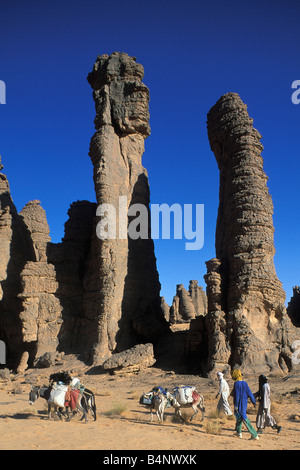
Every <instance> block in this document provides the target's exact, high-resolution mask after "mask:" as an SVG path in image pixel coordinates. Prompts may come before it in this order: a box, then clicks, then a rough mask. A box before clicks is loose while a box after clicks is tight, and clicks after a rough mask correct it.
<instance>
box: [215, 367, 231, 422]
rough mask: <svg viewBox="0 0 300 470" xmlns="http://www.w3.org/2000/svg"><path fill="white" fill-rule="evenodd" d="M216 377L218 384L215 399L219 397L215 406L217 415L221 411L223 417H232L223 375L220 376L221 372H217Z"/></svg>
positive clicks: (227, 388)
mask: <svg viewBox="0 0 300 470" xmlns="http://www.w3.org/2000/svg"><path fill="white" fill-rule="evenodd" d="M217 377H218V379H219V382H220V386H219V391H218V393H217V395H216V398H218V396H219V395H220V399H219V402H218V404H217V409H218V411H219V413H220V412H222V411H223V412H224V413H225V415H227V416H232V411H231V408H230V405H229V403H228V397H229V393H230V392H229V386H228V383H227V382H226V380H225V379H224V375H223V374H222V372H218V373H217Z"/></svg>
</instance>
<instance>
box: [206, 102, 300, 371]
mask: <svg viewBox="0 0 300 470" xmlns="http://www.w3.org/2000/svg"><path fill="white" fill-rule="evenodd" d="M252 123H253V120H252V119H251V118H250V117H249V115H248V112H247V107H246V105H245V104H244V103H243V102H242V100H241V99H240V97H239V96H238V95H237V94H234V93H228V94H227V95H224V96H222V97H221V98H220V100H219V101H218V102H217V103H216V105H215V106H213V107H212V109H211V110H210V112H209V113H208V119H207V128H208V137H209V142H210V146H211V149H212V151H213V152H214V154H215V157H216V160H217V163H218V167H219V170H220V193H219V198H220V199H219V211H218V220H217V227H216V258H215V259H213V260H211V261H209V262H208V263H207V275H206V276H205V280H206V283H207V296H208V314H207V315H206V317H205V324H206V328H207V332H208V357H209V364H208V368H209V369H213V368H215V367H222V366H223V367H224V366H226V365H228V364H230V365H236V364H238V365H243V366H251V365H253V366H255V367H256V371H257V370H258V368H261V369H266V370H270V369H271V370H273V369H276V368H277V367H278V364H280V365H281V366H282V367H285V366H287V367H288V368H289V369H291V368H292V363H291V350H290V346H291V343H292V341H293V338H294V336H293V329H292V328H291V325H290V323H289V321H288V317H287V314H286V309H285V306H284V302H285V292H284V291H283V288H282V285H281V283H280V281H279V280H278V278H277V275H276V272H275V267H274V261H273V257H274V253H275V248H274V240H273V234H274V227H273V220H272V215H273V204H272V199H271V196H270V194H269V192H268V188H267V184H266V183H267V176H266V174H265V173H264V171H263V159H262V157H261V152H262V150H263V146H262V144H261V142H260V139H261V135H260V134H259V132H258V131H257V130H256V129H254V128H253V126H252Z"/></svg>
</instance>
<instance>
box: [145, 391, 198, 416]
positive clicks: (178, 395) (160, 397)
mask: <svg viewBox="0 0 300 470" xmlns="http://www.w3.org/2000/svg"><path fill="white" fill-rule="evenodd" d="M140 404H141V405H146V406H147V407H148V408H149V409H150V413H151V421H153V415H154V412H155V413H156V416H157V418H158V420H159V421H160V422H163V419H164V412H165V409H166V408H167V407H169V406H172V407H174V409H175V416H179V417H180V418H181V420H182V421H184V418H183V416H182V414H181V408H192V409H193V411H194V414H193V415H192V417H191V418H190V421H192V420H193V419H194V417H195V416H196V415H197V414H198V411H199V410H200V411H201V413H202V421H203V419H204V413H205V406H204V397H203V396H202V395H200V394H199V393H198V392H197V390H196V387H194V386H185V385H180V386H179V387H175V388H173V390H172V392H169V390H168V389H163V388H162V387H154V388H153V389H152V390H151V392H149V393H144V394H143V395H142V396H141V397H140Z"/></svg>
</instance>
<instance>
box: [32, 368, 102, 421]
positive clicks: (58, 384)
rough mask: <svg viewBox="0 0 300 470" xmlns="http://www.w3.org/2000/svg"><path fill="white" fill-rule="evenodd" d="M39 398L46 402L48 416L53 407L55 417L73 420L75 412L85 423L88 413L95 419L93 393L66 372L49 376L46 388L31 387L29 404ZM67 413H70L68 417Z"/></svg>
mask: <svg viewBox="0 0 300 470" xmlns="http://www.w3.org/2000/svg"><path fill="white" fill-rule="evenodd" d="M39 397H41V398H44V399H45V400H46V401H47V402H48V416H49V418H50V417H51V409H52V407H54V410H55V413H56V414H57V416H58V417H59V418H60V419H62V416H65V417H67V419H68V420H70V419H71V418H73V417H74V416H75V414H76V413H77V411H80V412H81V413H82V417H81V420H83V419H85V422H87V414H88V411H89V410H91V413H92V415H93V417H94V421H96V419H97V415H96V402H95V396H94V394H93V392H92V391H91V390H89V389H87V388H85V387H84V386H83V385H82V384H81V382H80V380H79V379H78V378H77V377H73V378H72V377H71V376H70V374H69V373H68V372H57V373H55V374H52V375H50V378H49V385H48V386H42V387H39V386H35V387H32V389H31V391H30V394H29V403H30V404H33V403H34V402H35V401H36V400H37V399H38V398H39ZM69 411H71V412H72V415H71V417H70V415H69Z"/></svg>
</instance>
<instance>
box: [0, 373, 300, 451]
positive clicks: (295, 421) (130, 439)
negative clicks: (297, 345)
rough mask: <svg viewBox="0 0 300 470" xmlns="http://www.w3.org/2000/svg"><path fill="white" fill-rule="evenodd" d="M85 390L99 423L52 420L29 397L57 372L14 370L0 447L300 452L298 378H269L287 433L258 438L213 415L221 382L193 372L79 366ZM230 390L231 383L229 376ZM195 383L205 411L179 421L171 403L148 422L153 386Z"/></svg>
mask: <svg viewBox="0 0 300 470" xmlns="http://www.w3.org/2000/svg"><path fill="white" fill-rule="evenodd" d="M75 366H77V369H76V367H75V368H73V369H68V370H71V371H72V374H73V376H74V375H75V376H78V375H81V380H82V382H83V383H84V385H85V386H86V387H87V388H90V389H91V390H93V391H94V393H95V395H96V404H97V421H96V422H94V421H93V420H92V418H91V416H90V417H89V421H88V423H87V424H85V423H84V422H80V421H79V417H77V416H76V417H75V418H74V420H73V421H71V422H66V421H59V420H56V419H55V418H54V419H52V420H49V419H48V417H47V409H46V402H45V401H44V400H43V399H41V398H40V399H39V400H38V401H36V403H35V404H34V405H32V406H30V405H29V402H28V394H29V390H30V388H31V384H39V385H42V384H47V383H48V378H49V374H50V373H52V371H53V370H67V368H66V367H65V364H64V367H63V368H60V369H59V368H57V367H56V369H51V370H49V369H43V370H28V371H26V373H25V374H24V375H23V376H13V375H11V380H10V381H7V382H4V381H2V382H0V449H1V450H72V449H76V450H112V451H113V450H146V451H151V450H153V451H154V450H165V451H167V450H169V451H170V450H177V451H180V450H182V451H190V450H191V451H192V450H195V451H196V450H233V449H236V450H299V449H300V375H292V376H289V377H284V376H282V377H271V378H270V386H271V391H272V412H273V414H274V416H276V419H277V420H278V422H279V424H280V425H281V426H282V432H281V433H280V434H279V435H278V434H277V433H276V432H275V431H273V430H272V429H271V428H268V429H266V430H265V431H264V433H263V434H262V435H261V436H260V439H259V440H258V441H252V440H249V437H250V435H249V433H247V432H246V430H244V432H243V439H239V438H237V437H235V436H234V424H235V421H234V419H228V418H225V417H224V416H223V417H222V416H221V417H218V416H217V415H216V405H217V400H216V398H215V396H216V393H217V390H218V383H217V380H212V379H207V378H202V377H199V376H191V375H176V374H175V373H174V372H165V371H163V370H160V369H156V368H151V369H148V370H147V371H145V372H140V373H139V374H137V375H132V376H129V377H117V376H112V375H109V374H99V372H98V373H97V370H94V371H93V370H89V369H88V368H86V369H85V373H83V372H82V369H81V372H80V371H79V366H78V364H75ZM245 379H247V381H248V383H249V385H250V387H251V388H252V391H256V389H257V385H256V384H257V379H256V378H254V377H253V378H252V377H249V378H246V377H245ZM228 382H229V385H230V387H232V385H233V382H232V380H231V379H228ZM180 384H186V385H196V386H197V389H198V391H199V392H200V393H201V394H203V395H204V397H205V405H206V416H205V418H204V421H201V416H200V415H201V414H200V413H199V414H198V415H197V416H196V417H195V418H194V420H193V422H192V423H190V422H188V418H189V416H191V412H190V410H185V418H186V420H187V421H186V422H185V423H181V422H178V421H176V420H175V419H174V412H173V408H168V409H167V410H166V413H165V421H164V423H163V424H160V423H159V422H158V420H157V418H156V417H155V419H154V420H153V422H152V423H151V421H150V413H149V410H148V409H147V408H145V407H144V406H141V405H140V404H139V397H140V395H141V394H142V392H144V391H145V392H147V391H149V390H151V388H152V387H153V386H157V385H161V386H164V387H169V388H172V386H176V385H180ZM255 413H256V411H255V410H254V408H253V407H252V405H249V418H250V420H251V422H252V423H253V424H254V423H255V416H256V414H255Z"/></svg>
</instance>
